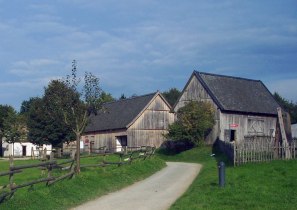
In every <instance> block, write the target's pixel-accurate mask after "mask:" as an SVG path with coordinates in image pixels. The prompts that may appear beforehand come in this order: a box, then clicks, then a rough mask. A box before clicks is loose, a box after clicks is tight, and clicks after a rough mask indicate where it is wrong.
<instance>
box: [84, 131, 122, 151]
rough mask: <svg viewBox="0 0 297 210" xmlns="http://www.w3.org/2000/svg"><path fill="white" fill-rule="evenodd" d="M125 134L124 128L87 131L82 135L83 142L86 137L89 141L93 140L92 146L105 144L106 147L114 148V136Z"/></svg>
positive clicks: (98, 146) (97, 146)
mask: <svg viewBox="0 0 297 210" xmlns="http://www.w3.org/2000/svg"><path fill="white" fill-rule="evenodd" d="M125 135H127V132H126V130H116V131H104V132H97V133H88V134H87V135H84V136H83V140H84V142H85V140H86V138H87V139H88V140H89V142H91V141H94V145H93V147H94V148H100V147H103V146H106V147H107V148H116V136H125Z"/></svg>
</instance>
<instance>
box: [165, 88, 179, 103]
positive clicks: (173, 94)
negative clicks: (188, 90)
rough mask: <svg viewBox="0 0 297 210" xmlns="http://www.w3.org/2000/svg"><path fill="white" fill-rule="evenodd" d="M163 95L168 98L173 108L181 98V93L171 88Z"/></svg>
mask: <svg viewBox="0 0 297 210" xmlns="http://www.w3.org/2000/svg"><path fill="white" fill-rule="evenodd" d="M162 95H163V96H164V97H165V98H166V100H167V101H168V103H169V104H170V105H171V106H174V104H175V103H176V101H177V100H178V98H179V97H180V95H181V92H180V91H179V90H178V89H177V88H170V89H169V90H168V91H164V92H163V93H162Z"/></svg>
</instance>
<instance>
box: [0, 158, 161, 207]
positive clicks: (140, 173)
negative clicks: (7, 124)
mask: <svg viewBox="0 0 297 210" xmlns="http://www.w3.org/2000/svg"><path fill="white" fill-rule="evenodd" d="M99 159H100V157H99ZM107 160H108V161H109V160H110V161H111V160H113V161H114V160H118V158H116V157H114V156H111V157H110V158H108V159H107ZM99 161H100V160H98V157H95V158H82V159H81V163H82V164H91V163H98V162H99ZM34 162H36V160H35V161H34V160H28V161H15V165H21V164H28V163H34ZM164 166H165V162H164V161H163V160H161V159H159V158H158V157H152V158H150V159H147V160H145V161H143V160H136V161H135V162H133V163H132V164H131V165H123V166H120V167H118V166H108V167H106V168H105V169H103V168H84V169H82V170H81V173H80V174H79V175H77V176H76V177H75V178H73V179H71V180H67V179H66V180H63V181H60V182H58V183H56V184H54V185H53V186H50V187H46V186H45V183H42V184H37V185H34V187H33V188H30V187H27V188H23V189H19V190H17V192H16V193H15V195H14V197H13V198H12V199H10V200H7V201H5V202H3V203H2V204H0V209H1V210H6V209H7V210H8V209H10V210H11V209H30V210H34V209H69V208H71V207H74V206H77V205H79V204H81V203H84V202H86V201H88V200H92V199H95V198H96V197H99V196H102V195H104V194H107V193H109V192H112V191H116V190H119V189H121V188H123V187H125V186H128V185H131V184H132V183H134V182H136V181H139V180H142V179H144V178H146V177H148V176H150V175H151V174H153V173H155V172H156V171H158V170H160V169H161V168H163V167H164ZM7 169H8V162H7V161H0V171H7ZM56 173H59V172H56ZM38 177H39V178H40V177H41V172H40V170H37V169H28V170H26V173H21V174H16V175H15V179H14V181H15V183H17V184H20V183H21V182H23V181H27V180H32V179H33V178H38ZM7 182H8V177H7V176H5V177H1V179H0V185H2V184H6V183H7Z"/></svg>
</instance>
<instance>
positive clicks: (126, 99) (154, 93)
mask: <svg viewBox="0 0 297 210" xmlns="http://www.w3.org/2000/svg"><path fill="white" fill-rule="evenodd" d="M157 92H158V91H156V92H153V93H148V94H145V95H141V96H134V97H131V98H125V99H118V100H115V101H110V102H105V103H103V105H105V104H112V103H117V102H120V101H128V100H133V99H136V98H142V97H146V96H149V95H156V93H157Z"/></svg>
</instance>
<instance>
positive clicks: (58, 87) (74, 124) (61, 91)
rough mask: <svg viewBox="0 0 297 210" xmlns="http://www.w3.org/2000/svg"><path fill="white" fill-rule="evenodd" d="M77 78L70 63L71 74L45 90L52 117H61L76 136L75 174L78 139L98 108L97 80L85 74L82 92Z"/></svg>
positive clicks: (74, 65) (78, 157)
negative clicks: (89, 118)
mask: <svg viewBox="0 0 297 210" xmlns="http://www.w3.org/2000/svg"><path fill="white" fill-rule="evenodd" d="M79 88H80V79H79V78H78V77H77V65H76V61H75V60H74V61H73V62H72V73H71V75H67V77H66V79H64V80H54V81H52V82H51V83H50V84H49V86H48V87H47V88H46V90H45V100H46V101H48V103H47V104H49V106H48V110H49V111H50V113H52V114H53V115H57V116H63V118H62V119H63V120H64V122H65V123H66V124H67V125H68V126H69V127H70V128H71V130H72V131H73V132H74V133H75V136H76V172H77V173H79V172H80V138H81V135H82V133H83V132H84V130H85V127H86V125H87V123H88V117H89V115H90V114H91V113H95V114H96V112H97V110H98V109H99V108H100V101H99V100H98V99H99V96H100V94H101V89H100V87H99V78H97V77H95V76H94V75H93V74H91V73H88V72H86V73H85V77H84V85H83V88H82V91H79Z"/></svg>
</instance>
